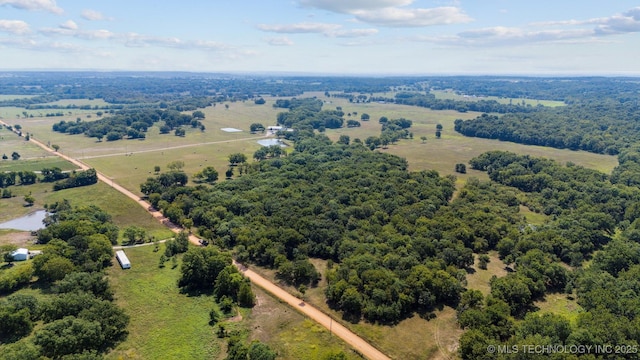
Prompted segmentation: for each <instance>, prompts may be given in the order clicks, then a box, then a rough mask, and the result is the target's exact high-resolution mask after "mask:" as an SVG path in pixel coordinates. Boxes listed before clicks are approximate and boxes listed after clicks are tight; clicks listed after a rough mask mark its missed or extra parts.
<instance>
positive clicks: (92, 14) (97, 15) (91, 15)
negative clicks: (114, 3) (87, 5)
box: [82, 9, 109, 21]
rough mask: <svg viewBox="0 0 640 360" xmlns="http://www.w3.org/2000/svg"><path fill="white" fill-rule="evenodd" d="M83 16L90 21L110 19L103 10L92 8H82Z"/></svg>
mask: <svg viewBox="0 0 640 360" xmlns="http://www.w3.org/2000/svg"><path fill="white" fill-rule="evenodd" d="M82 18H84V19H85V20H89V21H100V20H109V19H108V18H106V17H105V16H104V14H102V13H101V12H99V11H95V10H90V9H85V10H82Z"/></svg>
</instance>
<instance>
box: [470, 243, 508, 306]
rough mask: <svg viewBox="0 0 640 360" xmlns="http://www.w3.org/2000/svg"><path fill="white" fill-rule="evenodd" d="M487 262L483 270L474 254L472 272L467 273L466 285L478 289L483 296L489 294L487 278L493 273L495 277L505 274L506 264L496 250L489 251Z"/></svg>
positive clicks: (489, 278) (489, 287)
mask: <svg viewBox="0 0 640 360" xmlns="http://www.w3.org/2000/svg"><path fill="white" fill-rule="evenodd" d="M488 255H489V259H490V261H489V263H488V264H487V269H486V270H483V269H480V268H479V267H478V255H477V254H475V255H474V256H475V263H474V264H473V267H472V269H473V270H472V272H471V273H469V274H468V275H467V287H468V288H469V289H475V290H480V291H481V292H482V294H484V295H485V296H486V295H487V294H489V291H490V290H491V286H490V285H489V280H491V277H492V276H493V275H496V276H497V277H503V276H505V275H507V270H506V267H507V265H506V264H505V263H503V262H502V260H500V257H499V256H498V253H497V252H496V251H490V252H489V254H488Z"/></svg>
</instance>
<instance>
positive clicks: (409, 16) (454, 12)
mask: <svg viewBox="0 0 640 360" xmlns="http://www.w3.org/2000/svg"><path fill="white" fill-rule="evenodd" d="M353 15H354V16H355V17H356V19H358V20H360V21H362V22H366V23H370V24H375V25H380V26H388V27H423V26H433V25H448V24H459V23H467V22H470V21H472V19H471V17H469V16H468V15H466V14H465V13H463V12H462V11H461V10H460V9H459V8H457V7H451V6H446V7H438V8H432V9H405V8H386V9H379V10H357V11H353Z"/></svg>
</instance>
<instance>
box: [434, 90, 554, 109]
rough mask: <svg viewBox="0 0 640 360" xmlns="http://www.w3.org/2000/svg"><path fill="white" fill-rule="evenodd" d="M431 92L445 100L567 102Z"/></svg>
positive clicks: (534, 102)
mask: <svg viewBox="0 0 640 360" xmlns="http://www.w3.org/2000/svg"><path fill="white" fill-rule="evenodd" d="M430 92H431V93H432V94H433V95H435V96H436V99H443V100H447V99H449V100H464V101H478V100H495V101H497V102H499V103H501V104H510V103H513V104H518V103H522V102H523V101H524V103H525V104H526V105H531V106H538V105H542V106H550V107H556V106H565V103H564V102H563V101H555V100H537V99H516V98H501V97H497V96H473V95H461V94H457V93H456V92H454V91H451V90H431V91H430Z"/></svg>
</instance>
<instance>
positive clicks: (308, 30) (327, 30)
mask: <svg viewBox="0 0 640 360" xmlns="http://www.w3.org/2000/svg"><path fill="white" fill-rule="evenodd" d="M258 29H260V30H262V31H267V32H274V33H279V34H323V35H324V36H327V37H336V38H354V37H362V36H371V35H375V34H377V33H378V30H377V29H343V27H342V25H339V24H328V23H297V24H277V25H266V24H260V25H258Z"/></svg>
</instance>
